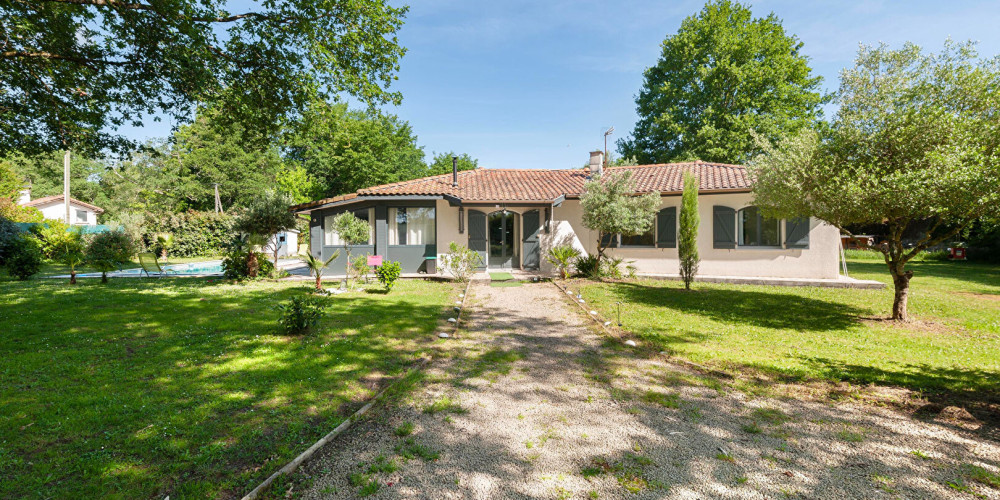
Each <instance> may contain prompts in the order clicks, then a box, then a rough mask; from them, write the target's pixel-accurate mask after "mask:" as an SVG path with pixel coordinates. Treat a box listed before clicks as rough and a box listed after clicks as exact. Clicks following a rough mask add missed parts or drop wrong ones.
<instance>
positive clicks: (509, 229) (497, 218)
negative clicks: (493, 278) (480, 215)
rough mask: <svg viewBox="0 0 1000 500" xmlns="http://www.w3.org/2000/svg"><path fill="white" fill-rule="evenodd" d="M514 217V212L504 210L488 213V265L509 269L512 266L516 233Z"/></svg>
mask: <svg viewBox="0 0 1000 500" xmlns="http://www.w3.org/2000/svg"><path fill="white" fill-rule="evenodd" d="M516 218H517V214H516V213H514V212H508V211H506V210H501V211H499V212H493V213H491V214H490V215H489V217H488V219H487V233H488V235H489V240H490V241H489V243H490V252H489V267H491V268H495V269H510V268H511V267H512V266H513V264H514V260H515V258H514V257H515V251H516V248H515V246H514V242H515V237H516V236H515V235H516V233H517V231H516V228H515V224H516Z"/></svg>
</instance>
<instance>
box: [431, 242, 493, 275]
mask: <svg viewBox="0 0 1000 500" xmlns="http://www.w3.org/2000/svg"><path fill="white" fill-rule="evenodd" d="M448 250H449V252H450V253H447V254H444V255H441V267H442V269H445V270H446V271H448V274H451V275H452V276H453V277H454V278H455V280H456V281H459V282H461V283H465V282H466V281H469V279H470V278H472V274H473V273H475V272H476V268H477V267H479V266H480V265H482V263H483V257H482V256H481V255H479V252H476V251H475V250H469V248H468V247H466V246H465V245H459V244H457V243H455V242H454V241H453V242H451V245H449V247H448Z"/></svg>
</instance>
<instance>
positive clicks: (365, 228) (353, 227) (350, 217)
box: [332, 212, 371, 277]
mask: <svg viewBox="0 0 1000 500" xmlns="http://www.w3.org/2000/svg"><path fill="white" fill-rule="evenodd" d="M332 229H333V232H335V233H337V237H338V238H340V242H341V243H342V244H343V245H344V252H346V253H347V266H346V268H345V269H344V273H345V276H347V277H349V276H351V266H352V262H351V246H352V245H360V244H362V243H365V242H367V241H368V239H369V238H370V237H371V234H370V232H371V226H370V225H369V223H368V222H367V221H364V220H361V219H359V218H358V217H357V216H355V215H354V212H343V213H341V214H339V215H337V216H336V217H334V218H333V226H332Z"/></svg>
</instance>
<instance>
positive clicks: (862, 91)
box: [750, 41, 1000, 320]
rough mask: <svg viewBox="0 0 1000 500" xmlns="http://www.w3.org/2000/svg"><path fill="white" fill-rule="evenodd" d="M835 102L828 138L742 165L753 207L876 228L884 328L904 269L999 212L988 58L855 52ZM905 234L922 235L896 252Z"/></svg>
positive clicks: (999, 106)
mask: <svg viewBox="0 0 1000 500" xmlns="http://www.w3.org/2000/svg"><path fill="white" fill-rule="evenodd" d="M837 101H838V104H839V105H840V109H839V111H838V112H837V115H836V118H835V120H834V122H833V123H832V124H831V126H830V127H829V129H828V130H825V131H823V132H822V133H817V132H816V131H811V130H805V131H802V132H801V133H799V134H796V135H791V136H789V137H788V138H785V139H784V140H782V141H780V142H779V143H778V144H777V145H775V146H769V145H766V144H765V148H766V151H765V153H763V154H762V155H761V156H759V157H758V158H756V159H754V160H753V162H752V163H751V165H750V167H751V170H752V174H753V175H754V176H755V177H756V179H755V183H754V188H753V189H754V195H755V198H756V204H757V205H758V206H759V207H761V208H762V209H763V210H764V211H765V213H767V214H768V215H769V216H772V217H796V216H806V215H809V216H813V217H817V218H820V219H822V220H825V221H827V222H829V223H831V224H833V225H834V226H837V227H838V228H840V229H841V230H842V231H844V232H848V231H847V228H848V226H851V225H853V224H884V225H885V226H886V227H887V229H888V233H887V235H886V238H885V240H884V241H883V242H881V243H880V244H878V245H877V247H876V250H878V251H880V252H881V253H882V254H883V256H884V257H885V263H886V265H887V266H888V268H889V272H890V273H891V274H892V280H893V284H894V287H895V299H894V302H893V306H892V317H893V319H897V320H906V319H907V307H906V306H907V296H908V292H909V286H910V279H911V277H912V276H913V272H912V271H911V270H908V269H906V264H907V262H909V261H910V260H911V259H913V258H914V257H915V256H916V255H917V254H919V253H920V252H922V251H924V250H926V249H927V248H930V247H932V246H934V245H938V244H940V243H945V242H948V241H950V239H952V238H955V237H956V236H957V235H959V234H960V233H961V232H962V231H963V230H964V229H965V228H966V227H967V226H968V225H969V224H970V223H972V222H973V221H976V220H979V219H980V218H981V217H982V216H984V215H988V214H995V213H997V212H998V211H1000V58H992V59H981V58H979V56H978V54H977V53H976V50H975V45H974V44H971V43H967V44H956V43H954V42H950V41H949V42H948V43H946V44H945V47H944V49H943V50H942V51H941V52H939V53H937V54H925V53H923V52H922V51H921V50H920V48H919V47H917V46H916V45H913V44H906V45H905V46H904V47H903V48H902V49H900V50H891V49H889V48H888V47H886V46H885V45H882V46H879V47H862V48H861V50H860V51H859V53H858V57H857V60H856V62H855V66H854V67H853V68H849V69H847V70H845V71H844V72H843V73H842V74H841V84H840V90H839V92H838V94H837ZM912 227H925V228H926V230H925V231H924V233H923V234H922V236H921V237H920V238H919V239H917V240H916V241H912V242H909V243H911V245H907V242H906V241H904V234H905V233H906V232H907V230H908V229H910V228H912Z"/></svg>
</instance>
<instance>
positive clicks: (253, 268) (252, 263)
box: [247, 250, 259, 278]
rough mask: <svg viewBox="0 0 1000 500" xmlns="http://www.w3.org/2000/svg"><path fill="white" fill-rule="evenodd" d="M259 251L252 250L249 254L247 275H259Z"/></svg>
mask: <svg viewBox="0 0 1000 500" xmlns="http://www.w3.org/2000/svg"><path fill="white" fill-rule="evenodd" d="M258 267H259V265H258V264H257V252H254V251H253V250H250V255H248V256H247V276H249V277H251V278H256V277H257V268H258Z"/></svg>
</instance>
